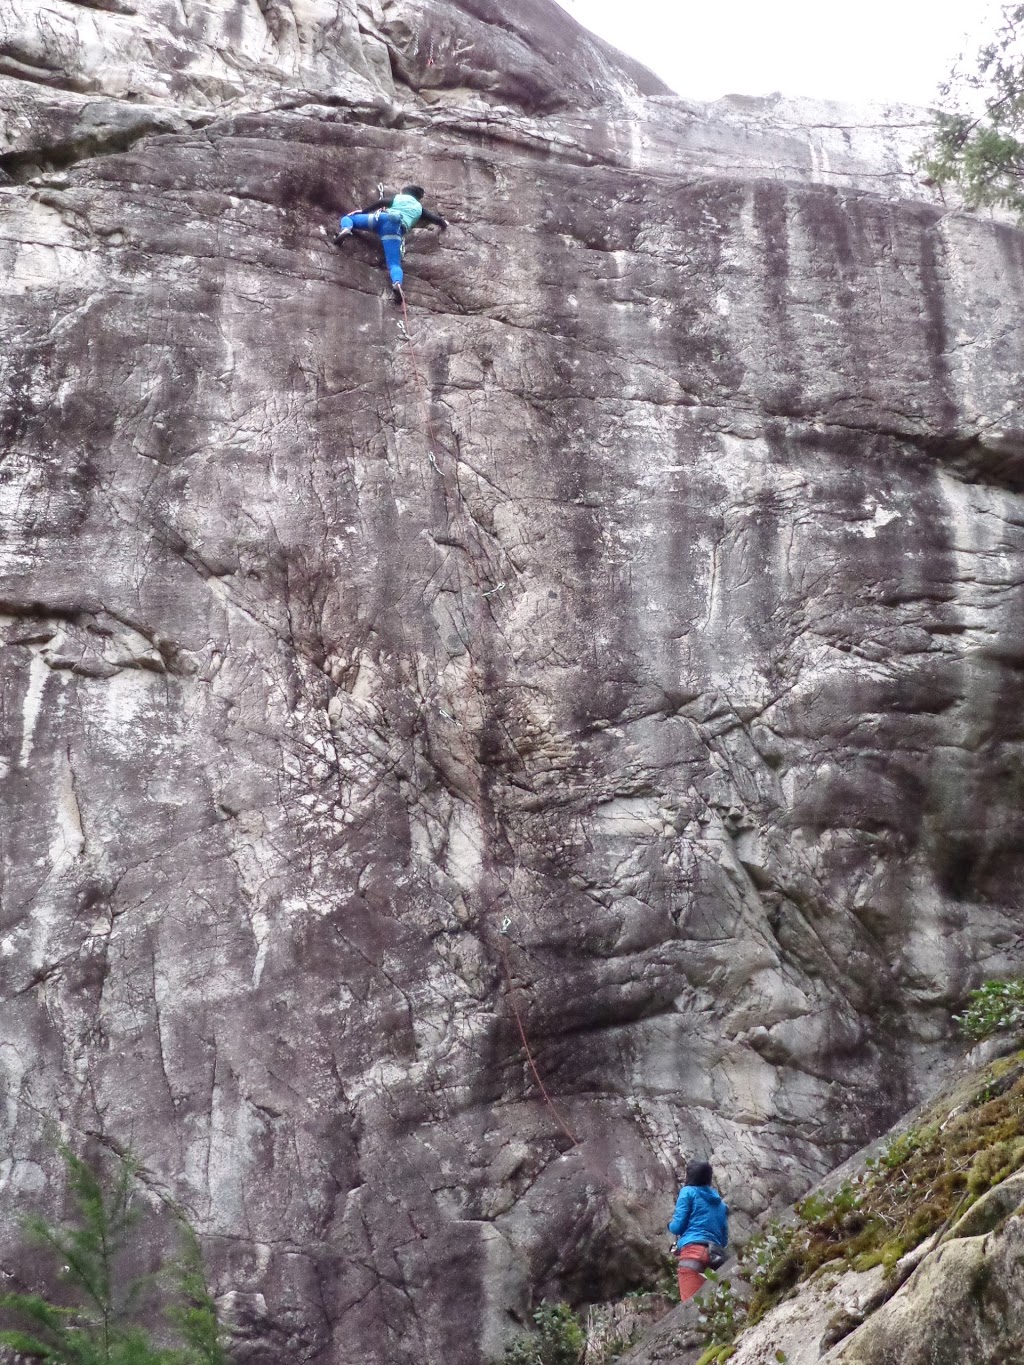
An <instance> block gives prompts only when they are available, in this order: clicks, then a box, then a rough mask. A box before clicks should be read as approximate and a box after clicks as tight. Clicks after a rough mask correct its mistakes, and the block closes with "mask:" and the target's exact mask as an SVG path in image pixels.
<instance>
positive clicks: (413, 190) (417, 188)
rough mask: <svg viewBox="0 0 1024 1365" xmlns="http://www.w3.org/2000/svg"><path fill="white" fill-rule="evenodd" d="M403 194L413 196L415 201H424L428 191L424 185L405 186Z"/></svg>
mask: <svg viewBox="0 0 1024 1365" xmlns="http://www.w3.org/2000/svg"><path fill="white" fill-rule="evenodd" d="M402 193H403V194H411V195H412V197H413V198H414V199H422V198H423V196H424V195H425V194H426V190H425V189H424V188H423V186H422V185H403V186H402Z"/></svg>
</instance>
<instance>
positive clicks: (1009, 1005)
mask: <svg viewBox="0 0 1024 1365" xmlns="http://www.w3.org/2000/svg"><path fill="white" fill-rule="evenodd" d="M953 1017H954V1019H956V1020H957V1022H958V1023H959V1025H960V1029H961V1032H963V1033H966V1034H967V1036H968V1038H973V1039H975V1041H979V1042H980V1041H981V1039H982V1038H991V1036H992V1035H993V1034H994V1033H1002V1032H1003V1030H1004V1029H1009V1028H1020V1027H1021V1026H1022V1025H1024V980H1020V979H1017V980H1015V981H986V982H985V984H984V985H983V986H981V987H980V988H979V989H978V990H976V991H971V993H970V995H969V996H968V1005H967V1009H966V1010H965V1012H964V1013H963V1014H957V1015H954V1016H953Z"/></svg>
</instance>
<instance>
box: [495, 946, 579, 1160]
mask: <svg viewBox="0 0 1024 1365" xmlns="http://www.w3.org/2000/svg"><path fill="white" fill-rule="evenodd" d="M505 933H506V929H505V926H504V925H502V929H501V937H500V938H499V940H498V947H499V949H500V951H501V960H502V962H503V964H504V967H505V985H506V994H507V996H508V1003H509V1004H510V1005H511V1006H512V1013H513V1015H514V1016H515V1021H516V1027H517V1028H518V1029H519V1037H520V1038H521V1039H522V1043H523V1051H524V1052H525V1053H526V1060H527V1061H528V1062H529V1064H530V1070H531V1071H532V1072H533V1079H534V1080H535V1081H536V1082H537V1088H538V1089H539V1090H540V1093H541V1095H542V1096H543V1097H544V1103H545V1104H546V1105H547V1107H548V1108H549V1109H550V1110H551V1112H552V1114H554V1116H555V1121H556V1123H557V1124H558V1126H559V1128H561V1130H562V1132H563V1133H564V1134H565V1136H566V1137H567V1138H568V1139H569V1141H570V1142H571V1143H572V1145H573V1146H574V1147H578V1146H579V1145H580V1140H579V1138H578V1137H577V1136H576V1135H575V1133H574V1132H573V1131H572V1129H571V1128H570V1127H569V1125H568V1124H567V1123H566V1121H565V1119H563V1118H562V1115H561V1114H560V1113H559V1112H558V1106H557V1105H556V1104H555V1102H554V1100H553V1099H552V1098H551V1096H550V1095H549V1094H548V1088H547V1086H546V1085H545V1084H544V1082H543V1081H542V1080H541V1075H540V1072H539V1071H538V1070H537V1063H536V1061H535V1060H534V1056H533V1051H532V1049H531V1048H530V1041H529V1039H528V1038H527V1036H526V1029H525V1028H524V1027H523V1018H522V1015H521V1014H520V1013H519V1006H518V1005H517V1004H516V995H515V987H514V986H513V985H512V968H511V965H510V964H509V960H508V950H507V949H506V947H505Z"/></svg>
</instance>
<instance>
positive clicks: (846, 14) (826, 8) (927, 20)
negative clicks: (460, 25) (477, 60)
mask: <svg viewBox="0 0 1024 1365" xmlns="http://www.w3.org/2000/svg"><path fill="white" fill-rule="evenodd" d="M559 3H560V4H561V5H562V8H563V9H565V10H567V11H568V12H569V13H570V14H571V15H573V17H574V18H575V19H577V20H578V21H579V22H580V23H581V24H583V25H584V27H585V28H589V29H590V30H591V31H592V32H594V33H597V34H599V35H600V36H601V37H602V38H605V39H607V41H608V42H610V43H613V44H614V45H615V46H616V47H617V48H619V49H620V50H621V51H623V52H628V53H629V54H630V56H632V57H636V58H638V59H639V60H640V61H642V62H643V63H644V65H645V66H648V67H650V68H651V70H652V71H655V72H657V74H658V75H659V76H660V77H661V78H662V80H663V81H665V83H666V84H667V85H669V86H671V87H672V89H673V90H675V91H676V92H677V93H678V94H680V95H684V96H688V97H689V98H690V99H699V100H709V99H717V98H718V97H719V96H720V95H726V94H741V95H767V94H770V93H772V92H773V91H776V90H779V91H781V92H782V93H783V94H784V95H814V96H818V97H825V98H828V99H838V100H852V101H856V102H862V101H864V100H891V101H897V100H898V101H904V102H906V103H909V104H922V105H928V104H932V103H933V102H934V100H935V95H936V89H937V86H938V84H939V81H940V80H942V79H943V77H944V76H945V75H946V74H947V73H948V71H949V66H950V63H951V62H952V60H953V59H954V58H955V57H956V56H957V54H958V53H959V52H961V51H962V50H963V49H964V45H965V38H967V50H968V52H969V53H970V54H971V55H973V53H974V51H975V50H976V48H977V47H978V45H979V43H980V42H981V40H982V39H984V38H987V37H988V36H989V35H990V34H991V33H992V32H993V31H994V29H995V18H996V16H997V14H998V10H999V6H998V5H997V3H995V0H852V3H851V0H559ZM967 35H970V36H969V37H967Z"/></svg>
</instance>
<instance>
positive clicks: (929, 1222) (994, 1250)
mask: <svg viewBox="0 0 1024 1365" xmlns="http://www.w3.org/2000/svg"><path fill="white" fill-rule="evenodd" d="M1019 1045H1020V1038H1019V1037H1018V1038H1017V1040H1016V1048H1017V1049H1019ZM1011 1054H1012V1055H1009V1056H1006V1057H1002V1058H1000V1059H999V1060H997V1061H995V1062H992V1063H989V1064H986V1065H979V1064H978V1061H977V1058H974V1059H973V1060H972V1059H970V1058H969V1059H968V1060H967V1062H966V1063H965V1064H964V1065H963V1066H962V1067H960V1068H958V1070H957V1073H956V1075H955V1079H954V1082H953V1083H952V1084H951V1085H950V1086H949V1087H948V1088H944V1091H943V1093H941V1094H940V1095H939V1096H937V1097H936V1098H935V1099H934V1100H932V1101H931V1102H929V1103H928V1104H926V1105H923V1106H921V1107H919V1108H918V1109H917V1110H916V1111H914V1112H912V1113H910V1114H908V1115H907V1116H905V1117H904V1119H903V1120H902V1121H901V1122H900V1123H898V1124H897V1125H895V1126H894V1128H893V1129H892V1130H891V1131H890V1132H889V1133H888V1134H886V1135H885V1136H884V1137H883V1138H880V1139H878V1140H877V1141H876V1142H874V1143H872V1144H870V1145H869V1146H868V1147H866V1148H865V1149H864V1150H863V1151H862V1152H860V1153H858V1154H857V1155H856V1156H854V1157H852V1158H851V1159H850V1160H849V1161H848V1162H846V1163H844V1165H843V1167H842V1168H840V1170H838V1171H837V1172H834V1173H833V1174H832V1176H830V1177H829V1178H828V1179H827V1180H826V1181H825V1182H824V1183H823V1184H822V1186H821V1187H820V1188H819V1189H817V1190H815V1191H813V1192H812V1194H811V1195H810V1196H808V1198H807V1199H805V1200H802V1201H801V1202H800V1204H799V1205H798V1206H797V1207H796V1208H795V1209H790V1210H787V1211H786V1213H785V1214H784V1216H783V1217H782V1218H781V1219H775V1220H771V1221H770V1222H769V1223H768V1224H767V1225H766V1226H765V1227H763V1228H762V1229H760V1230H759V1233H758V1235H757V1236H756V1237H755V1239H754V1240H753V1241H752V1242H751V1243H750V1244H748V1245H747V1246H746V1247H745V1248H742V1249H741V1250H740V1254H739V1256H738V1258H737V1259H734V1260H733V1261H731V1262H730V1263H729V1265H728V1267H727V1269H726V1270H724V1271H723V1272H722V1274H723V1276H724V1277H727V1278H729V1279H730V1280H731V1284H732V1293H733V1299H734V1305H735V1307H734V1320H735V1324H736V1330H735V1331H734V1332H730V1331H728V1330H727V1324H726V1316H725V1314H723V1312H722V1311H721V1310H719V1311H717V1312H716V1310H715V1304H714V1294H715V1292H716V1291H715V1290H714V1288H713V1287H711V1286H706V1287H705V1289H704V1291H702V1294H701V1296H700V1297H699V1298H698V1299H696V1300H693V1301H691V1302H690V1303H687V1304H683V1305H680V1306H677V1307H675V1308H674V1309H672V1310H671V1311H670V1312H668V1313H667V1314H665V1311H664V1309H665V1305H664V1303H662V1302H658V1301H657V1300H654V1299H652V1300H651V1301H650V1303H649V1308H650V1309H652V1310H655V1311H656V1312H658V1313H661V1314H664V1316H662V1317H661V1318H660V1321H658V1322H657V1324H656V1326H654V1327H653V1328H649V1329H648V1330H647V1331H646V1333H645V1334H644V1337H643V1340H642V1341H641V1343H640V1344H639V1345H638V1346H637V1347H636V1349H635V1350H631V1351H628V1352H627V1353H626V1354H624V1355H622V1365H670V1363H671V1365H724V1362H725V1361H726V1360H728V1361H730V1362H732V1365H777V1363H778V1362H780V1361H782V1362H784V1363H785V1365H819V1363H820V1365H889V1363H890V1362H896V1361H899V1362H908V1365H962V1362H968V1361H969V1362H970V1365H1005V1363H1006V1362H1009V1361H1015V1360H1018V1359H1020V1357H1021V1352H1022V1350H1024V1273H1022V1266H1024V1258H1022V1256H1021V1242H1022V1238H1024V1174H1022V1173H1021V1163H1022V1161H1024V1053H1021V1052H1020V1051H1019V1050H1015V1049H1013V1048H1011ZM717 1292H718V1293H719V1295H721V1294H722V1293H723V1291H722V1290H719V1291H717ZM626 1307H627V1304H626V1303H623V1304H622V1305H621V1306H617V1311H618V1312H619V1313H620V1314H621V1315H622V1316H623V1317H625V1311H624V1310H625V1309H626ZM596 1345H597V1342H596V1341H595V1346H596ZM597 1358H598V1359H599V1360H601V1359H602V1357H601V1356H600V1355H599V1354H598V1355H597ZM588 1359H589V1356H588Z"/></svg>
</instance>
